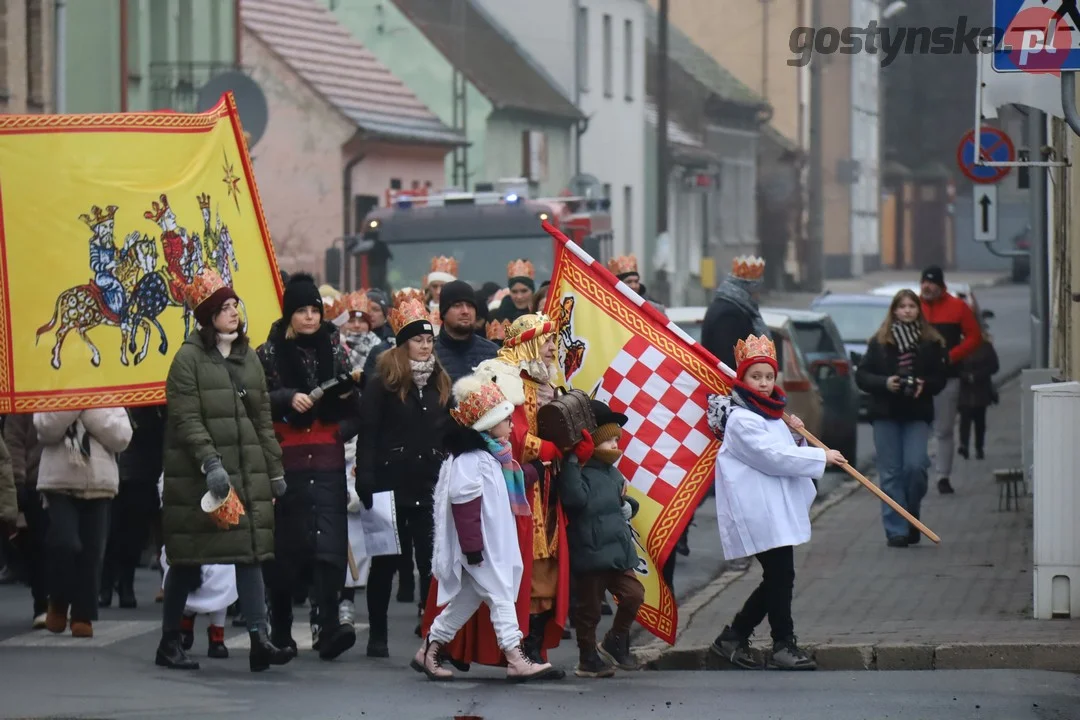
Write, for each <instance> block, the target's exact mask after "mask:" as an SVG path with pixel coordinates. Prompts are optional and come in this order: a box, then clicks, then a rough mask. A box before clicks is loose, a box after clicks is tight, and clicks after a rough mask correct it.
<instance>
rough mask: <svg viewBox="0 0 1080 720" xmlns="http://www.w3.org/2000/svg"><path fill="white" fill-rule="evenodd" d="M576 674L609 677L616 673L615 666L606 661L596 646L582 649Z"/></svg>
mask: <svg viewBox="0 0 1080 720" xmlns="http://www.w3.org/2000/svg"><path fill="white" fill-rule="evenodd" d="M574 674H575V675H577V676H578V677H582V678H608V677H612V676H614V675H615V668H613V667H611V666H610V665H608V664H607V663H606V662H604V659H603V658H601V657H600V653H598V652H597V651H596V649H595V648H594V649H592V650H582V651H581V653H580V656H579V658H578V666H577V668H575V669H574Z"/></svg>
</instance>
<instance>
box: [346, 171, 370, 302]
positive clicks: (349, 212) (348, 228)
mask: <svg viewBox="0 0 1080 720" xmlns="http://www.w3.org/2000/svg"><path fill="white" fill-rule="evenodd" d="M366 155H367V153H360V154H359V155H356V156H354V157H353V158H352V159H351V160H349V162H347V163H345V169H344V170H343V171H342V176H341V188H342V197H341V201H342V213H341V236H342V237H343V238H347V237H349V236H350V235H352V234H353V230H352V222H350V221H351V220H352V194H353V193H352V171H353V168H355V167H356V166H357V165H359V164H360V163H361V162H363V161H364V157H365V156H366ZM345 247H346V243H345V241H344V240H343V241H342V243H341V291H342V292H348V291H349V290H351V289H352V286H351V284H350V282H351V280H352V278H351V277H350V276H351V275H352V273H351V272H349V271H350V264H351V258H350V257H349V255H348V253H347V252H346V251H345Z"/></svg>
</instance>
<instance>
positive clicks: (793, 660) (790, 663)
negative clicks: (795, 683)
mask: <svg viewBox="0 0 1080 720" xmlns="http://www.w3.org/2000/svg"><path fill="white" fill-rule="evenodd" d="M769 667H771V668H773V669H775V670H817V663H816V662H814V659H813V658H812V657H810V656H809V655H807V654H806V651H805V650H803V649H802V648H800V647H799V646H798V645H797V644H796V643H795V637H794V636H792V637H790V638H788V639H787V640H777V641H776V642H774V643H773V650H772V657H771V658H769Z"/></svg>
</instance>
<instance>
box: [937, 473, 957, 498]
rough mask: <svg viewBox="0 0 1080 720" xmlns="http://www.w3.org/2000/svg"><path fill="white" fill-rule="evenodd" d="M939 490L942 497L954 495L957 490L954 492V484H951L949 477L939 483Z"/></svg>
mask: <svg viewBox="0 0 1080 720" xmlns="http://www.w3.org/2000/svg"><path fill="white" fill-rule="evenodd" d="M937 490H938V492H939V493H941V494H942V495H952V494H953V493H954V492H956V491H955V490H953V486H952V483H951V482H949V478H947V477H943V478H941V479H940V480H938V481H937Z"/></svg>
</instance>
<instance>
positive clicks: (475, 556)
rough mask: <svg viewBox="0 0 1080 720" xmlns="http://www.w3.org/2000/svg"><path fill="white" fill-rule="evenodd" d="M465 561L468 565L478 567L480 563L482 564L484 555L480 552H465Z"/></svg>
mask: <svg viewBox="0 0 1080 720" xmlns="http://www.w3.org/2000/svg"><path fill="white" fill-rule="evenodd" d="M465 560H466V561H467V562H468V563H469V564H470V565H479V564H480V563H482V562H484V553H483V551H482V550H477V551H476V552H467V553H465Z"/></svg>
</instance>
